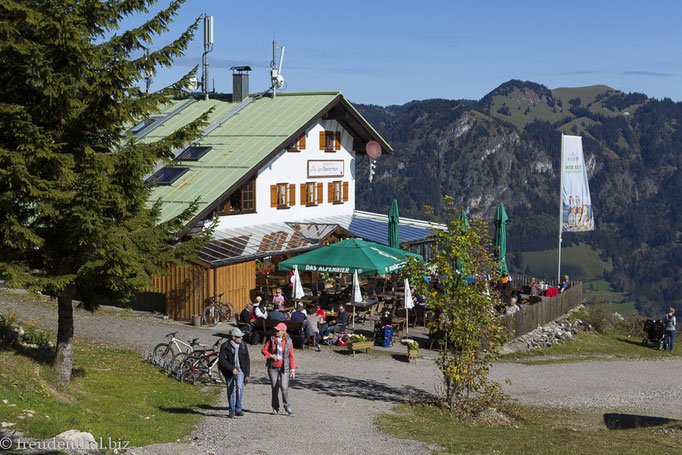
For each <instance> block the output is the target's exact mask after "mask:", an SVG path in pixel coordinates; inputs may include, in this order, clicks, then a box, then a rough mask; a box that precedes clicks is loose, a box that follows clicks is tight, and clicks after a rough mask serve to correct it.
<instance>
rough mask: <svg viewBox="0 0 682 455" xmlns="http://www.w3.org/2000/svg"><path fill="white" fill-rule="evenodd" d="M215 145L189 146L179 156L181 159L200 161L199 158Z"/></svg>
mask: <svg viewBox="0 0 682 455" xmlns="http://www.w3.org/2000/svg"><path fill="white" fill-rule="evenodd" d="M212 149H213V147H201V146H198V145H193V146H191V147H187V148H186V149H185V151H184V152H182V153H181V154H180V156H178V160H179V161H199V158H201V157H202V156H204V155H206V154H207V153H208V152H210V151H211V150H212Z"/></svg>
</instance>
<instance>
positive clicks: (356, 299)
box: [351, 270, 362, 328]
mask: <svg viewBox="0 0 682 455" xmlns="http://www.w3.org/2000/svg"><path fill="white" fill-rule="evenodd" d="M355 303H362V293H361V292H360V279H359V278H358V271H357V270H356V271H355V272H353V295H352V296H351V304H352V305H353V328H355Z"/></svg>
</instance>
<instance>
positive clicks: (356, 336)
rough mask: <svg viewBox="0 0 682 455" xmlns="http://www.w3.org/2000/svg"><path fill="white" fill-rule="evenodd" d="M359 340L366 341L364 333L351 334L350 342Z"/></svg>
mask: <svg viewBox="0 0 682 455" xmlns="http://www.w3.org/2000/svg"><path fill="white" fill-rule="evenodd" d="M361 341H367V337H366V336H364V335H351V336H350V342H351V343H359V342H361Z"/></svg>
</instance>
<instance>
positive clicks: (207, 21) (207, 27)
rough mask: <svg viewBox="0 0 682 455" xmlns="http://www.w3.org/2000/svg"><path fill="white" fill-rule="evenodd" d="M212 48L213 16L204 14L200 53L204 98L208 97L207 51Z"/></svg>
mask: <svg viewBox="0 0 682 455" xmlns="http://www.w3.org/2000/svg"><path fill="white" fill-rule="evenodd" d="M212 50H213V16H209V15H208V14H204V53H203V54H202V55H201V64H202V69H203V71H202V75H201V89H202V91H203V93H204V99H206V100H207V99H208V53H209V52H211V51H212Z"/></svg>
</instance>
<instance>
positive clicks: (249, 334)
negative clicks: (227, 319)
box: [234, 311, 253, 343]
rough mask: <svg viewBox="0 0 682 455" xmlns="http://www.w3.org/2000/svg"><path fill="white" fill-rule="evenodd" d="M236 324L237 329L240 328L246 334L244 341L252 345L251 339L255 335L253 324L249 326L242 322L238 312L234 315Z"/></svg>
mask: <svg viewBox="0 0 682 455" xmlns="http://www.w3.org/2000/svg"><path fill="white" fill-rule="evenodd" d="M234 322H235V324H237V327H239V330H241V331H242V332H244V339H245V340H247V341H248V342H249V343H250V342H251V337H252V334H253V331H252V330H251V324H247V323H246V322H241V321H240V320H239V313H237V312H236V311H235V313H234Z"/></svg>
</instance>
